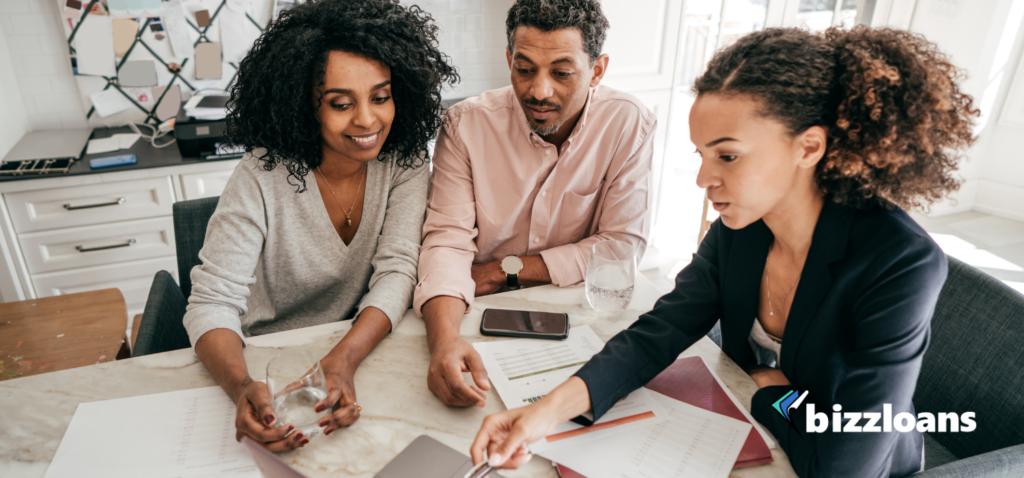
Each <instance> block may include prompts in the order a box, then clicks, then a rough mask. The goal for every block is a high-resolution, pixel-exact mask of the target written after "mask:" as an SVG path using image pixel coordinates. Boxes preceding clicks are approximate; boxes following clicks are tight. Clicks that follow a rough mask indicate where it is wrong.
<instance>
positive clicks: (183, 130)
mask: <svg viewBox="0 0 1024 478" xmlns="http://www.w3.org/2000/svg"><path fill="white" fill-rule="evenodd" d="M228 98H229V96H227V95H224V94H213V95H205V96H199V95H196V96H193V97H192V99H190V100H188V101H187V102H185V103H184V104H182V106H181V108H180V109H179V110H178V117H177V119H175V120H174V138H175V139H176V140H177V143H178V151H180V152H181V155H182V156H183V157H186V158H196V157H200V158H204V159H205V158H206V157H207V156H217V153H218V147H219V146H220V145H221V143H223V142H224V129H225V127H226V123H225V120H224V118H225V117H226V116H227V102H228Z"/></svg>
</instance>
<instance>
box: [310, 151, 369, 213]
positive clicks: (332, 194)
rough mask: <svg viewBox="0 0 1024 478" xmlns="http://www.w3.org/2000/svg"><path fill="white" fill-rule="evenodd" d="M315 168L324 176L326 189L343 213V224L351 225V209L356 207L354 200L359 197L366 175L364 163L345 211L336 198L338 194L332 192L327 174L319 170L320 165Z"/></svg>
mask: <svg viewBox="0 0 1024 478" xmlns="http://www.w3.org/2000/svg"><path fill="white" fill-rule="evenodd" d="M316 170H317V171H318V172H319V173H320V176H323V178H324V184H326V185H327V190H328V191H330V192H331V196H334V200H335V201H337V202H338V205H339V206H341V212H344V213H345V225H346V226H348V227H352V209H353V208H355V207H356V200H358V199H359V191H362V189H363V177H364V176H366V165H363V172H362V173H361V174H360V175H359V187H358V188H356V195H355V196H353V197H352V205H351V206H349V207H348V212H345V206H342V205H341V200H339V199H338V195H337V194H334V188H332V187H331V182H330V181H328V180H327V176H325V175H324V172H323V171H320V166H317V167H316Z"/></svg>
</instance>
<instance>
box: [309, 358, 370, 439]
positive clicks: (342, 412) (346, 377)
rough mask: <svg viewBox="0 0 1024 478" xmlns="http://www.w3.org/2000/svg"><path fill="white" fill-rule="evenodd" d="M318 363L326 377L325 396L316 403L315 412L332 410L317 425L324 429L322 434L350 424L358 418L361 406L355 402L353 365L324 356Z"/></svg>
mask: <svg viewBox="0 0 1024 478" xmlns="http://www.w3.org/2000/svg"><path fill="white" fill-rule="evenodd" d="M320 364H321V365H322V366H323V368H324V377H326V378H327V398H325V399H323V400H321V401H320V403H317V404H316V409H315V410H316V412H317V413H320V412H322V411H324V410H326V409H328V408H331V407H333V408H334V412H333V413H331V414H330V415H328V416H326V417H323V418H321V419H320V421H319V422H317V425H319V426H320V427H322V428H323V429H324V435H330V434H331V432H333V431H334V430H337V429H339V428H342V427H347V426H350V425H352V424H353V423H355V422H356V420H358V419H359V412H360V411H361V410H362V407H360V406H359V404H357V403H356V387H355V380H354V378H355V374H356V371H355V367H351V366H349V365H348V363H347V361H345V360H342V359H335V358H332V357H330V356H328V357H325V358H324V359H323V360H322V361H321V362H320Z"/></svg>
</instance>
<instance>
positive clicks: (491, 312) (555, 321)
mask: <svg viewBox="0 0 1024 478" xmlns="http://www.w3.org/2000/svg"><path fill="white" fill-rule="evenodd" d="M568 322H569V321H568V320H566V316H565V314H561V313H555V312H532V311H525V310H503V309H487V313H486V314H485V316H484V324H483V328H485V329H488V330H507V331H511V332H532V333H537V334H553V335H564V334H565V333H566V330H565V328H566V326H567V325H568Z"/></svg>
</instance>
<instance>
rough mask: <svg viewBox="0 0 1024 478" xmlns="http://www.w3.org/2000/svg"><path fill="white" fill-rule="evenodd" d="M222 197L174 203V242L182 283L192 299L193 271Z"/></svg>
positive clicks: (197, 263) (187, 294)
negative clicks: (212, 217) (211, 218)
mask: <svg viewBox="0 0 1024 478" xmlns="http://www.w3.org/2000/svg"><path fill="white" fill-rule="evenodd" d="M219 199H220V197H219V196H217V197H211V198H202V199H192V200H189V201H179V202H176V203H174V206H173V211H174V242H175V244H176V247H177V251H178V282H179V283H180V285H181V293H182V294H183V295H184V296H185V300H186V301H187V300H188V296H189V295H191V294H192V276H191V273H192V268H193V267H195V266H197V265H199V264H200V262H201V261H200V260H199V250H200V249H202V248H203V241H204V240H206V226H207V225H208V224H209V223H210V217H211V216H213V212H214V211H216V210H217V201H218V200H219Z"/></svg>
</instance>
